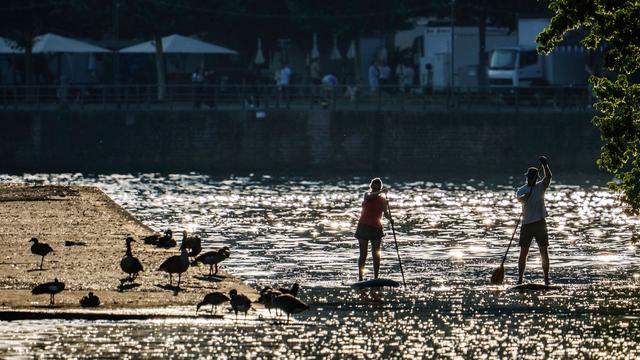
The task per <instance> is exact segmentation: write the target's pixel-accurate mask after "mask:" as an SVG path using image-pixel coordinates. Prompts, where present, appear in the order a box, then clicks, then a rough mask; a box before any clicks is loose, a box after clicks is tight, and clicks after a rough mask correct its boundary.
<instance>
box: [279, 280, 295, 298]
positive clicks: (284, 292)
mask: <svg viewBox="0 0 640 360" xmlns="http://www.w3.org/2000/svg"><path fill="white" fill-rule="evenodd" d="M278 290H279V291H280V292H281V293H283V294H289V295H293V296H294V297H297V296H298V290H300V285H299V284H298V283H295V284H293V286H291V289H287V288H279V289H278Z"/></svg>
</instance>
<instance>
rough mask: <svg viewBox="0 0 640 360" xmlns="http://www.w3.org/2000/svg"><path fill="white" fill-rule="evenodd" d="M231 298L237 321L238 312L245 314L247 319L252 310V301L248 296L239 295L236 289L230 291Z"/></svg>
mask: <svg viewBox="0 0 640 360" xmlns="http://www.w3.org/2000/svg"><path fill="white" fill-rule="evenodd" d="M229 298H231V308H233V311H234V312H235V313H236V319H237V318H238V312H243V313H244V317H245V318H246V317H247V312H248V311H249V309H251V300H250V299H249V298H248V297H247V296H246V295H243V294H238V290H236V289H231V291H229Z"/></svg>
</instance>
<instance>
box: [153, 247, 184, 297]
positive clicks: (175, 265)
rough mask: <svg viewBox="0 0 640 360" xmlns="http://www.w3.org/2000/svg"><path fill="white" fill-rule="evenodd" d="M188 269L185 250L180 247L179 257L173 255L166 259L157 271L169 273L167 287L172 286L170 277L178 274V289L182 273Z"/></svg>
mask: <svg viewBox="0 0 640 360" xmlns="http://www.w3.org/2000/svg"><path fill="white" fill-rule="evenodd" d="M187 269H189V257H188V255H187V249H186V248H184V247H180V255H174V256H170V257H168V258H167V259H166V260H165V261H163V262H162V264H160V268H159V269H158V270H161V271H164V272H167V273H169V285H171V284H172V275H173V274H178V287H180V279H181V276H182V273H183V272H185V271H187Z"/></svg>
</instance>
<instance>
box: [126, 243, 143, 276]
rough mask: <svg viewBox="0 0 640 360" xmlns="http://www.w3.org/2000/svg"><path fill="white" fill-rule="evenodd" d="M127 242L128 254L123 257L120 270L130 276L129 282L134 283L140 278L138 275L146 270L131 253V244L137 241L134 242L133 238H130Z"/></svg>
mask: <svg viewBox="0 0 640 360" xmlns="http://www.w3.org/2000/svg"><path fill="white" fill-rule="evenodd" d="M125 242H126V244H127V252H126V253H125V255H124V257H122V260H120V269H122V271H124V272H125V273H127V274H128V275H129V279H128V280H129V281H130V282H133V280H135V278H136V277H138V273H139V272H141V271H144V268H143V267H142V263H141V262H140V260H138V258H136V257H135V256H133V254H132V253H131V243H132V242H136V241H135V240H133V238H132V237H128V238H127V239H126V240H125Z"/></svg>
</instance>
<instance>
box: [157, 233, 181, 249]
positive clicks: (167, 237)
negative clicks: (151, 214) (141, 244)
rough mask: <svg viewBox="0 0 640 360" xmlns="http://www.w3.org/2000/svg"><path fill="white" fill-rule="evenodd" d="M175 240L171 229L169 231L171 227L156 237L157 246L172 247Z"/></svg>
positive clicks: (174, 244)
mask: <svg viewBox="0 0 640 360" xmlns="http://www.w3.org/2000/svg"><path fill="white" fill-rule="evenodd" d="M176 245H177V243H176V240H175V239H174V238H173V231H171V229H167V230H165V231H164V235H163V236H161V237H160V238H159V239H158V242H157V244H156V246H157V247H161V248H165V249H168V248H172V247H174V246H176Z"/></svg>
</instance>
